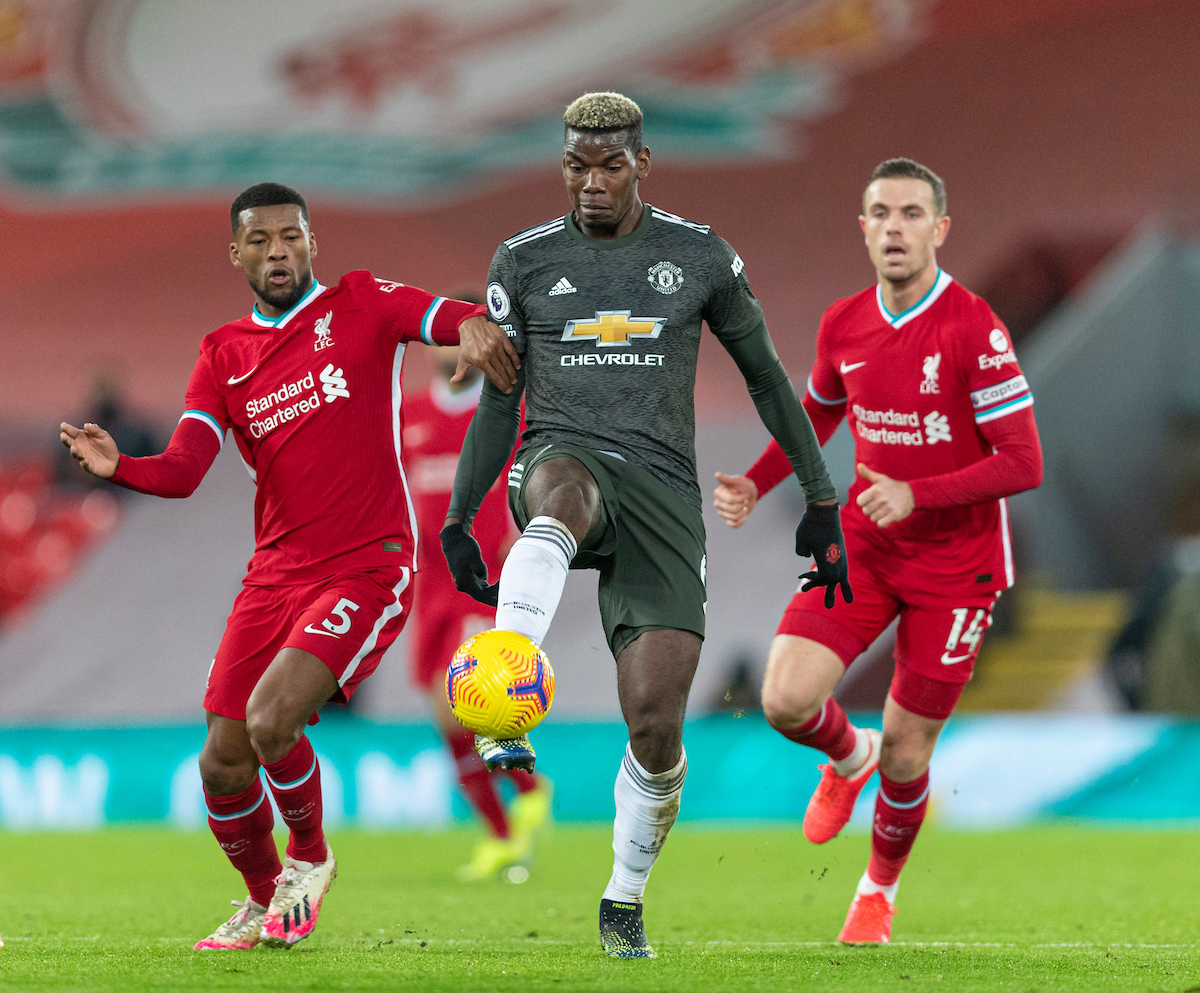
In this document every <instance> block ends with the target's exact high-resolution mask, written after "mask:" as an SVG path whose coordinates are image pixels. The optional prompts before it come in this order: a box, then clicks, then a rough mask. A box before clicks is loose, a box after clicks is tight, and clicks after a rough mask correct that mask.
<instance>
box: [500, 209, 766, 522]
mask: <svg viewBox="0 0 1200 993" xmlns="http://www.w3.org/2000/svg"><path fill="white" fill-rule="evenodd" d="M742 270H743V266H742V260H741V259H740V258H739V257H738V255H737V253H736V252H735V251H734V250H733V249H732V248H731V247H730V246H729V244H728V243H727V242H725V241H724V240H722V239H721V238H718V237H717V236H716V235H714V234H713V233H712V232H711V231H710V230H709V229H708V226H707V225H704V224H695V223H693V222H692V221H685V220H684V219H683V218H682V217H677V216H675V215H674V214H669V213H667V212H666V211H664V210H660V209H658V208H657V207H651V206H650V205H649V204H647V205H646V206H645V210H644V213H643V214H642V220H641V222H640V223H639V224H638V226H637V228H636V229H635V230H634V231H633V233H632V234H630V235H628V236H626V237H624V238H619V239H614V240H611V241H601V240H597V239H594V238H588V237H586V236H585V235H583V234H582V233H581V232H580V231H579V228H578V227H577V226H576V224H575V222H574V219H573V218H572V217H571V215H569V214H568V215H567V216H565V217H560V218H558V219H557V220H553V221H549V222H547V223H546V224H541V225H539V226H537V227H534V228H529V229H528V230H526V231H522V232H521V233H520V234H517V235H514V236H513V237H512V238H509V239H508V240H507V241H506V242H504V243H503V244H502V245H500V247H499V248H497V249H496V254H495V257H494V258H493V259H492V265H491V269H490V270H489V271H488V290H487V304H488V310H489V312H490V314H491V317H492V319H493V320H494V321H495V322H496V323H497V324H499V325H500V326H501V327H503V328H504V330H505V331H506V332H507V333H508V335H509V337H510V338H512V340H513V343H514V344H515V346H516V348H517V351H518V353H520V355H521V362H522V365H523V367H524V369H525V419H526V422H527V424H528V428H527V430H526V432H525V435H524V441H525V446H526V447H533V446H537V445H547V444H550V443H551V442H562V441H565V442H571V443H573V444H576V445H583V446H586V447H588V448H593V449H596V450H598V451H602V452H611V453H614V454H616V455H619V456H620V457H622V458H624V459H627V460H628V461H630V462H632V463H634V464H635V465H639V466H642V467H643V468H645V469H647V470H649V471H650V472H651V473H652V474H653V475H655V476H656V477H658V478H659V479H660V480H662V481H663V482H664V483H666V484H667V485H668V486H670V487H671V488H672V489H674V490H675V491H676V492H678V493H680V494H681V495H683V496H685V497H686V498H687V499H688V500H689V501H690V502H691V503H693V504H694V505H695V506H697V507H699V506H700V487H699V485H698V484H697V481H696V424H695V420H696V407H695V397H694V392H695V384H696V358H697V354H698V351H699V348H700V324H701V321H706V322H707V323H708V326H709V327H710V328H711V329H712V331H713V333H714V334H715V335H716V336H717V337H718V338H721V337H723V336H726V335H736V334H738V333H739V332H741V331H744V330H745V329H746V328H747V327H748V326H750V325H754V324H757V323H758V322H759V321H761V320H762V308H761V307H760V306H759V304H758V301H757V300H756V299H755V298H754V294H753V293H751V292H750V285H749V283H747V281H746V275H745V273H744V272H743V271H742Z"/></svg>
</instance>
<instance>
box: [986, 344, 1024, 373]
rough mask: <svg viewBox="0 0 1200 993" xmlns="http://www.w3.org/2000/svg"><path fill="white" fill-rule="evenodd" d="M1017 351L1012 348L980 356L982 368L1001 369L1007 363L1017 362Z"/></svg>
mask: <svg viewBox="0 0 1200 993" xmlns="http://www.w3.org/2000/svg"><path fill="white" fill-rule="evenodd" d="M1016 361H1017V353H1016V352H1014V351H1013V350H1012V349H1011V348H1010V349H1009V350H1008V351H1007V352H1004V353H1002V354H1000V355H981V356H979V368H980V369H1000V368H1002V367H1003V366H1004V365H1005V364H1006V363H1009V362H1016Z"/></svg>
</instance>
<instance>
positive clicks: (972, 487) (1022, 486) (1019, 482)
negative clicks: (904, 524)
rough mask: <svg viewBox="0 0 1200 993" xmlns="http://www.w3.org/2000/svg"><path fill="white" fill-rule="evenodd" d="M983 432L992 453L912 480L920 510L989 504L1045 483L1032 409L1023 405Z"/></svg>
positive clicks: (914, 497)
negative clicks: (957, 467) (966, 463)
mask: <svg viewBox="0 0 1200 993" xmlns="http://www.w3.org/2000/svg"><path fill="white" fill-rule="evenodd" d="M980 432H981V433H982V434H983V436H984V437H985V438H986V439H987V440H988V442H989V443H990V444H991V446H992V454H991V455H989V456H987V457H986V458H983V459H980V460H979V461H978V462H973V463H972V464H971V465H969V466H965V467H964V468H962V469H958V470H955V471H954V472H947V473H943V474H942V475H940V476H925V477H924V478H922V479H914V480H912V481H911V482H910V483H909V486H910V487H911V488H912V495H913V503H914V504H915V506H916V508H917V509H918V510H933V509H936V508H939V507H961V506H965V505H967V504H973V503H986V502H988V501H991V500H998V499H1000V498H1001V497H1007V496H1012V495H1013V494H1014V493H1021V492H1023V491H1024V490H1032V489H1036V488H1037V487H1038V486H1040V485H1041V482H1042V445H1041V441H1040V439H1039V438H1038V432H1037V424H1036V423H1035V422H1034V419H1033V411H1032V410H1031V409H1029V408H1028V407H1022V408H1021V409H1020V410H1019V411H1016V412H1014V413H1013V415H1012V416H1011V417H1010V416H1005V417H1000V418H997V419H995V420H992V421H987V422H985V423H984V424H983V425H981V426H980Z"/></svg>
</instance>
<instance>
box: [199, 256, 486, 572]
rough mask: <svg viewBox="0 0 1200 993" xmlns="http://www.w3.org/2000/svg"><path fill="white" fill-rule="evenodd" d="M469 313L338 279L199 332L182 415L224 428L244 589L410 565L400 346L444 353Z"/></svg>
mask: <svg viewBox="0 0 1200 993" xmlns="http://www.w3.org/2000/svg"><path fill="white" fill-rule="evenodd" d="M482 313H483V309H482V308H479V307H471V306H468V305H466V304H462V303H459V302H458V301H447V300H446V299H445V298H443V297H435V296H433V295H432V294H429V293H426V292H425V291H424V290H419V289H417V288H415V287H410V286H405V285H404V284H402V283H396V282H392V281H390V280H383V279H376V278H375V277H374V276H373V275H372V274H371V273H369V272H367V271H366V270H359V271H356V272H351V273H348V274H347V275H346V276H344V277H343V278H342V280H341V282H340V283H338V285H337V286H335V287H326V286H322V285H321V284H320V283H316V282H314V285H313V287H312V288H311V289H310V290H309V292H308V293H306V294H305V295H304V297H303V298H302V299H301V300H300V301H299V302H298V303H297V304H296V306H295V307H293V308H292V309H291V310H289V311H288V312H287V313H286V314H283V315H282V316H281V317H279V318H276V319H268V318H264V317H262V316H261V315H260V314H259V313H258V309H257V306H256V307H255V310H254V312H253V313H252V314H250V315H249V316H247V317H244V318H241V319H240V320H237V321H233V322H231V323H229V324H226V325H224V326H223V327H220V328H218V329H217V330H216V331H213V332H212V333H211V334H209V335H206V336H205V338H204V340H203V341H202V342H201V344H200V358H199V360H198V361H197V362H196V367H195V369H194V370H193V372H192V378H191V380H190V382H189V383H188V389H187V407H188V410H187V412H186V413H185V414H184V417H185V418H195V419H197V420H199V421H202V422H204V423H207V424H209V426H210V427H211V428H212V429H213V431H215V432H216V434H217V437H218V438H219V439H221V438H223V437H224V433H225V431H226V429H229V430H232V432H233V437H234V440H235V441H236V442H237V446H238V450H239V451H240V453H241V456H242V459H243V461H245V463H246V466H247V468H248V469H249V470H250V475H251V476H252V477H253V478H254V481H255V483H256V485H257V487H258V492H257V495H256V497H255V501H254V535H255V550H254V557H253V558H252V559H251V560H250V565H249V571H248V574H247V576H246V582H247V583H252V584H261V585H268V584H299V583H309V582H314V581H316V580H318V579H320V578H322V577H325V576H328V575H331V574H332V573H335V572H345V571H349V570H354V569H359V568H363V569H366V568H372V567H376V566H380V565H402V566H408V567H410V568H414V567H415V566H416V560H417V549H416V541H417V526H416V511H415V509H414V507H413V501H412V497H411V496H410V493H409V487H408V482H407V480H406V478H405V473H404V464H403V453H402V449H401V437H402V429H403V415H402V412H401V404H402V400H403V390H402V388H401V379H400V373H401V367H402V364H403V361H404V348H405V343H406V342H409V341H424V342H426V343H428V344H457V342H458V325H459V324H460V323H461V322H462V321H463V320H464V319H465V318H466V317H469V316H472V315H473V314H482Z"/></svg>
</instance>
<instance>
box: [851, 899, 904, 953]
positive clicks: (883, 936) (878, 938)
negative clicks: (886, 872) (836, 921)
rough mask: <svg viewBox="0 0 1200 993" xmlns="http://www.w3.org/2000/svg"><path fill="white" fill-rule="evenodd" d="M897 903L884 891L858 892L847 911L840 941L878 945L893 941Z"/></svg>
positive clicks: (852, 943)
mask: <svg viewBox="0 0 1200 993" xmlns="http://www.w3.org/2000/svg"><path fill="white" fill-rule="evenodd" d="M895 916H896V905H895V904H893V903H888V898H887V897H886V896H884V895H883V894H882V893H856V894H855V895H854V900H853V901H852V902H851V904H850V909H849V911H847V912H846V923H845V924H843V925H842V933H841V934H839V935H838V941H843V942H845V943H846V944H848V945H877V944H881V943H885V942H888V941H891V938H892V918H893V917H895Z"/></svg>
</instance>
